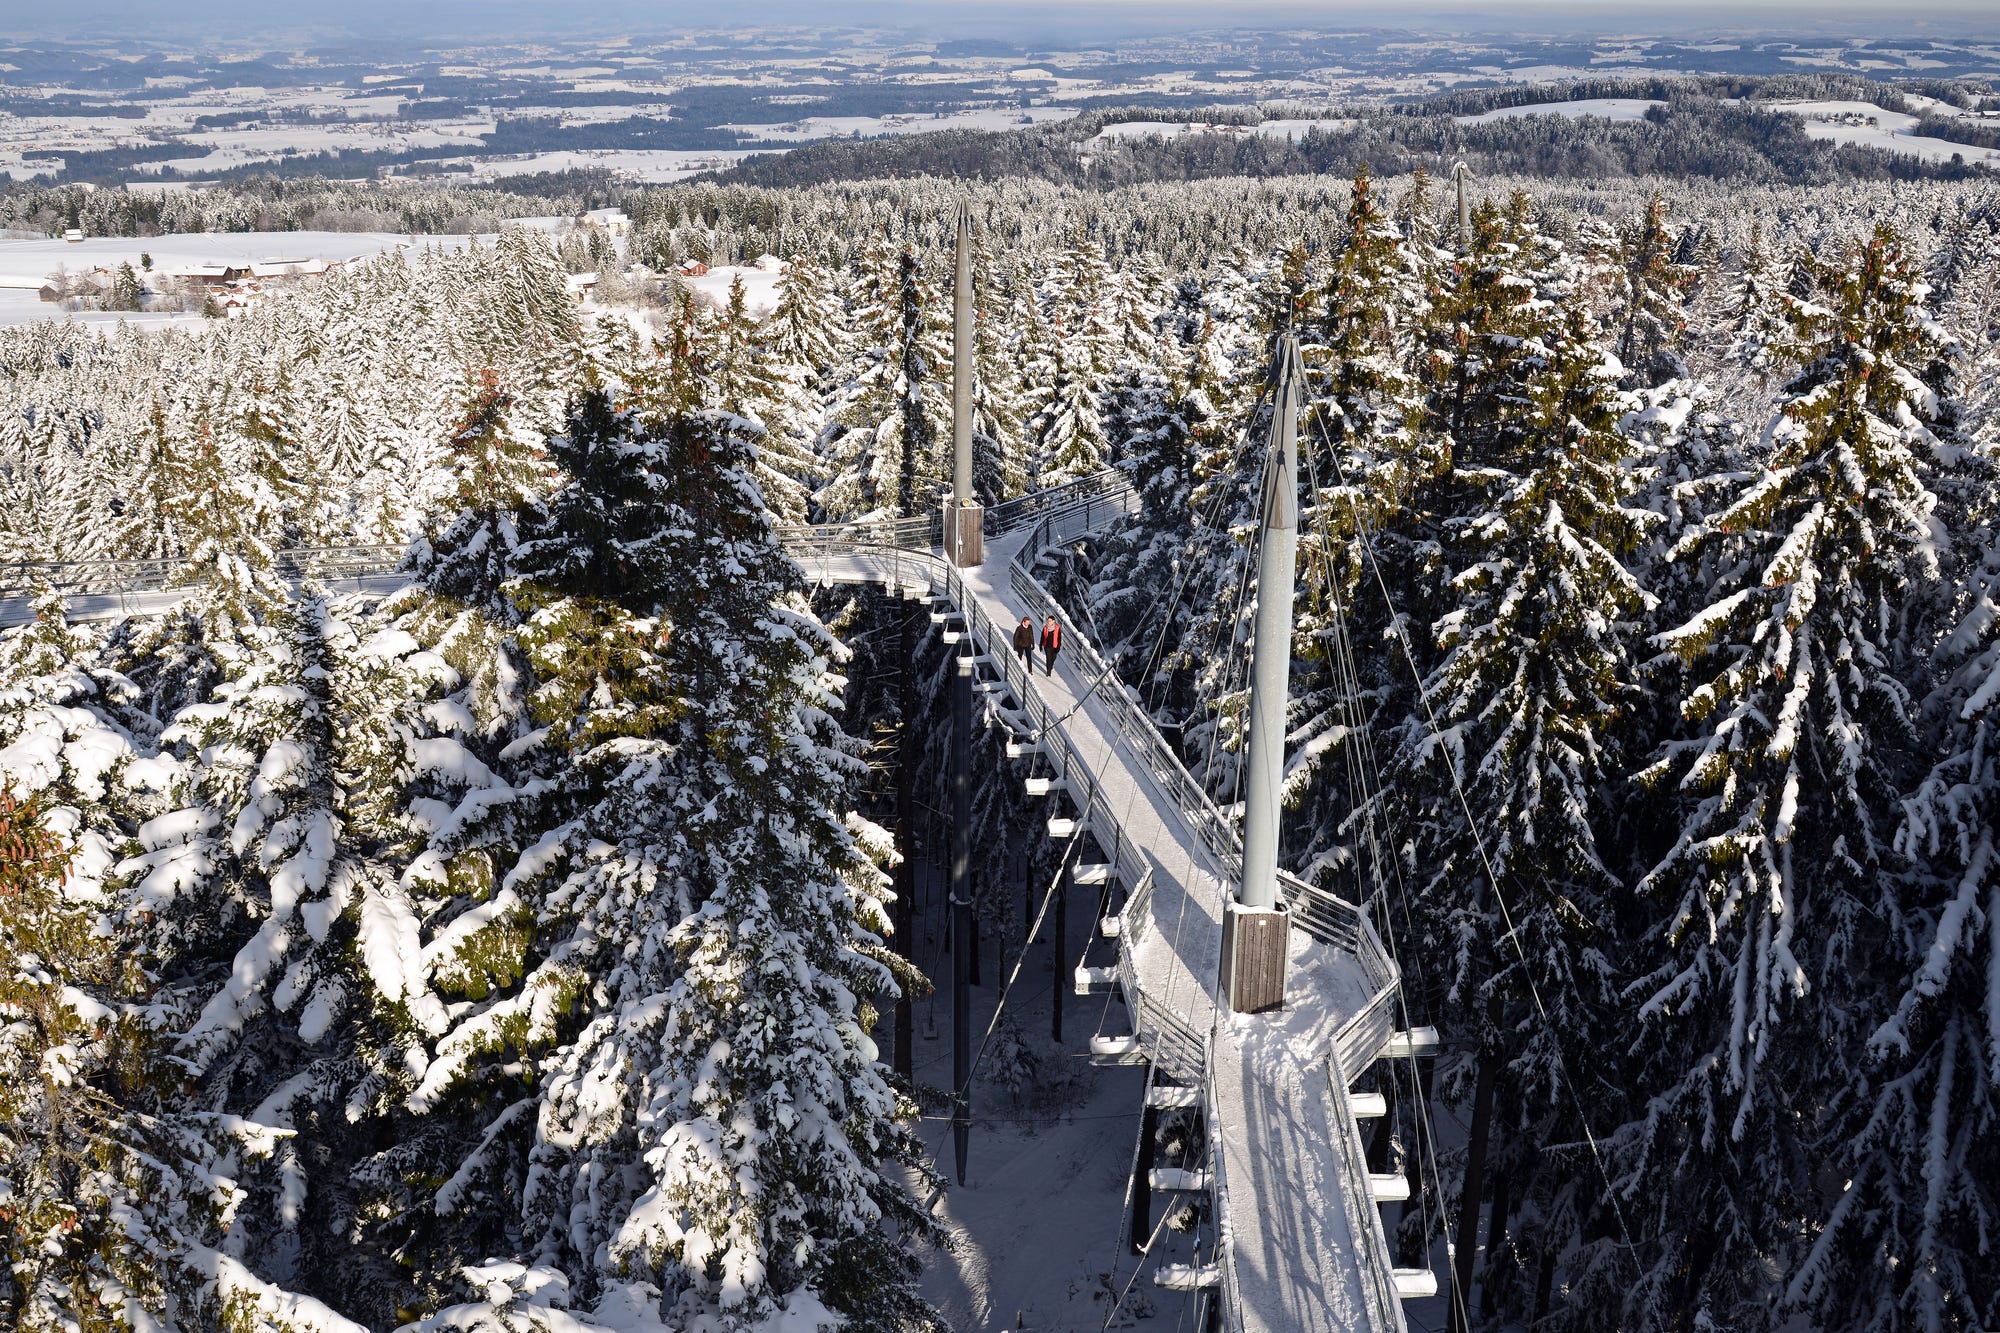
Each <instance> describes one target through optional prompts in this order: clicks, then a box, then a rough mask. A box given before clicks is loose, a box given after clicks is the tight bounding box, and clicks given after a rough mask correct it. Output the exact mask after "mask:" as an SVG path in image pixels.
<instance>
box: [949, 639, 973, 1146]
mask: <svg viewBox="0 0 2000 1333" xmlns="http://www.w3.org/2000/svg"><path fill="white" fill-rule="evenodd" d="M966 642H967V646H970V637H969V636H968V638H967V641H966ZM953 665H954V666H955V667H956V668H957V673H956V674H955V675H954V676H953V678H952V682H951V912H952V927H951V1085H952V1088H953V1089H954V1093H953V1098H952V1108H951V1139H952V1152H953V1157H954V1160H955V1163H956V1166H957V1169H958V1183H959V1184H961V1185H963V1184H964V1183H965V1150H966V1145H967V1140H968V1138H969V1136H970V1132H971V1120H970V1113H971V1101H972V1088H971V1087H970V1082H971V1078H972V672H973V665H972V658H971V656H970V655H968V654H964V653H961V654H960V655H959V656H958V658H957V659H956V660H955V661H954V662H953Z"/></svg>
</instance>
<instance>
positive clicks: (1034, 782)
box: [1026, 778, 1069, 796]
mask: <svg viewBox="0 0 2000 1333" xmlns="http://www.w3.org/2000/svg"><path fill="white" fill-rule="evenodd" d="M1026 786H1027V789H1028V795H1030V796H1049V795H1052V794H1054V793H1056V792H1059V791H1068V790H1069V784H1068V783H1067V782H1064V781H1063V780H1062V779H1061V778H1029V779H1027V781H1026Z"/></svg>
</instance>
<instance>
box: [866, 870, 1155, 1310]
mask: <svg viewBox="0 0 2000 1333" xmlns="http://www.w3.org/2000/svg"><path fill="white" fill-rule="evenodd" d="M996 869H997V867H996ZM932 887H933V888H935V887H936V886H932ZM1073 892H1074V894H1075V896H1074V898H1073V899H1072V900H1071V904H1070V913H1069V926H1070V931H1069V940H1068V948H1067V949H1066V950H1065V954H1066V956H1067V957H1068V958H1069V959H1070V960H1071V961H1072V962H1073V961H1074V960H1075V959H1076V958H1078V957H1080V956H1081V955H1082V952H1083V949H1084V946H1085V945H1086V944H1087V943H1088V942H1089V939H1090V933H1091V929H1092V924H1091V917H1092V916H1093V911H1092V908H1093V907H1094V905H1095V893H1094V891H1093V890H1087V889H1077V890H1074V891H1073ZM943 896H944V895H943V893H942V892H935V893H920V902H921V903H922V904H923V905H924V906H926V907H927V908H928V910H926V911H925V912H924V913H923V914H922V915H921V916H920V918H919V928H918V937H919V939H918V944H919V953H918V960H919V963H920V965H921V966H923V967H924V968H925V969H926V971H927V973H928V974H929V975H930V977H931V978H932V980H933V982H934V983H935V984H936V987H937V988H936V990H934V991H933V992H932V993H931V994H930V995H929V996H927V997H925V998H924V999H923V1000H921V1001H920V1002H919V1003H918V1004H917V1006H916V1010H915V1013H914V1015H913V1018H914V1022H913V1023H912V1027H913V1028H914V1029H915V1033H916V1037H917V1048H916V1060H915V1073H916V1077H917V1081H918V1082H919V1083H920V1084H926V1085H929V1086H932V1087H943V1086H948V1085H949V1084H950V1082H951V985H950V979H951V962H950V954H949V950H948V947H947V941H946V938H945V933H944V916H943V909H942V907H941V906H939V905H938V904H940V903H941V901H942V899H943ZM1053 921H1054V916H1053V914H1051V915H1050V917H1049V920H1048V923H1045V924H1044V927H1043V933H1042V936H1041V938H1042V941H1043V942H1042V943H1040V944H1037V945H1034V946H1032V947H1031V948H1030V949H1029V952H1028V960H1027V962H1026V964H1025V965H1023V967H1022V969H1021V976H1020V979H1019V980H1018V981H1017V982H1016V983H1015V987H1014V990H1013V991H1012V993H1011V994H1010V996H1009V998H1008V1001H1007V1011H1008V1013H1009V1014H1011V1015H1013V1016H1014V1018H1015V1020H1016V1021H1017V1022H1018V1024H1019V1027H1020V1030H1021V1032H1022V1033H1023V1034H1024V1035H1025V1036H1026V1038H1027V1041H1028V1044H1029V1045H1030V1046H1031V1048H1032V1049H1033V1050H1034V1051H1035V1052H1036V1053H1037V1055H1038V1056H1039V1057H1040V1058H1041V1059H1042V1060H1043V1061H1044V1062H1045V1065H1044V1068H1045V1070H1046V1074H1045V1076H1044V1083H1043V1088H1042V1092H1043V1097H1042V1098H1041V1099H1039V1100H1040V1103H1041V1104H1039V1105H1034V1104H1032V1103H1033V1102H1035V1101H1036V1100H1038V1099H1035V1098H1030V1099H1029V1102H1030V1103H1031V1104H1027V1105H1023V1104H1019V1103H1016V1102H1015V1101H1014V1100H1013V1099H1012V1098H1010V1097H1009V1095H1008V1094H1007V1092H1006V1091H1005V1090H1004V1089H1001V1088H998V1087H995V1086H993V1085H992V1084H991V1083H987V1082H984V1081H980V1082H976V1083H975V1086H974V1092H973V1099H972V1102H973V1110H972V1121H973V1124H972V1133H971V1143H970V1148H969V1151H968V1152H967V1154H966V1178H965V1184H964V1186H963V1187H960V1186H957V1185H953V1186H951V1187H950V1188H949V1189H947V1191H946V1192H945V1195H944V1197H943V1198H942V1199H941V1200H939V1202H938V1203H937V1206H936V1212H937V1216H938V1217H939V1218H940V1219H942V1220H943V1221H944V1223H945V1225H946V1226H947V1227H949V1228H950V1229H951V1232H952V1235H953V1236H954V1238H955V1240H956V1242H957V1247H956V1250H955V1252H954V1253H950V1254H932V1255H928V1256H926V1267H925V1273H924V1295H925V1296H927V1297H928V1298H929V1299H930V1300H931V1301H933V1302H934V1303H935V1304H936V1305H937V1306H938V1307H939V1308H940V1309H941V1310H942V1311H943V1312H944V1314H945V1317H946V1319H947V1320H949V1321H950V1324H951V1327H952V1328H953V1329H954V1330H956V1333H1002V1330H1013V1329H1016V1328H1020V1329H1032V1330H1035V1333H1097V1330H1098V1329H1100V1328H1101V1327H1103V1325H1104V1321H1105V1315H1106V1313H1107V1311H1108V1310H1109V1309H1110V1307H1111V1305H1112V1304H1115V1303H1116V1301H1117V1298H1118V1295H1117V1294H1118V1292H1120V1291H1125V1292H1126V1294H1125V1303H1124V1305H1123V1306H1122V1307H1121V1309H1120V1312H1119V1317H1118V1319H1117V1320H1116V1321H1115V1322H1114V1323H1113V1325H1112V1326H1113V1327H1115V1328H1128V1329H1140V1330H1145V1331H1146V1333H1155V1331H1157V1333H1168V1331H1169V1330H1173V1329H1175V1328H1179V1329H1182V1330H1185V1329H1188V1328H1189V1327H1190V1326H1191V1320H1192V1317H1193V1316H1192V1304H1191V1298H1190V1297H1188V1296H1185V1295H1178V1294H1174V1293H1170V1292H1163V1291H1160V1290H1159V1289H1158V1288H1156V1287H1154V1285H1153V1283H1152V1279H1151V1276H1150V1274H1143V1275H1141V1276H1140V1277H1139V1279H1138V1280H1137V1281H1136V1282H1133V1281H1132V1277H1133V1264H1134V1262H1135V1260H1134V1259H1133V1257H1132V1255H1131V1253H1130V1251H1129V1249H1128V1248H1126V1247H1125V1246H1122V1245H1121V1244H1120V1243H1119V1242H1120V1239H1121V1237H1120V1225H1121V1223H1122V1222H1123V1220H1124V1217H1125V1210H1126V1195H1125V1190H1126V1185H1127V1182H1128V1179H1129V1175H1130V1172H1131V1168H1132V1153H1133V1149H1134V1146H1135V1144H1136V1141H1137V1136H1138V1132H1139V1115H1140V1101H1141V1097H1142V1095H1143V1091H1144V1087H1145V1079H1144V1075H1143V1071H1142V1070H1140V1069H1138V1068H1133V1067H1126V1068H1099V1067H1097V1066H1094V1065H1091V1064H1090V1063H1088V1059H1087V1053H1088V1051H1089V1043H1090V1037H1091V1035H1092V1033H1093V1031H1094V1030H1095V1029H1096V1026H1097V1024H1098V1022H1099V1018H1100V1015H1102V1014H1103V1013H1104V1011H1105V1009H1106V1003H1105V1000H1104V998H1102V997H1078V996H1073V995H1071V996H1065V997H1064V1012H1063V1016H1064V1029H1063V1036H1064V1039H1065V1040H1064V1041H1063V1043H1062V1044H1061V1045H1060V1046H1057V1045H1056V1044H1055V1043H1054V1042H1052V1041H1051V1040H1050V1039H1049V1035H1048V1034H1049V1018H1050V1009H1051V1001H1050V996H1051V987H1052V977H1051V967H1050V954H1051V952H1052V951H1051V950H1050V948H1049V944H1048V940H1049V938H1050V934H1051V930H1052V923H1053ZM1011 925H1012V932H1013V935H1014V937H1015V941H1016V942H1015V943H1014V944H1013V945H1012V946H1010V952H1009V957H1008V960H1007V961H1008V966H1010V967H1011V966H1012V965H1013V953H1014V952H1016V951H1018V947H1019V945H1018V939H1019V935H1020V921H1019V919H1018V918H1017V919H1016V920H1014V921H1013V922H1012V923H1011ZM982 944H983V945H984V946H985V949H984V953H983V965H984V968H985V975H984V976H983V977H982V978H981V979H982V980H983V981H984V982H985V983H986V984H985V985H983V986H977V987H974V988H973V990H972V1000H973V1023H972V1031H973V1034H974V1039H975V1041H976V1040H977V1038H978V1036H979V1034H981V1033H983V1032H984V1031H985V1030H986V1025H987V1023H988V1021H989V1020H990V1018H991V1016H992V1013H993V1007H994V1004H995V1002H996V1001H997V999H998V997H999V994H1000V989H1001V988H1000V985H999V981H1000V980H1001V979H1002V974H1001V973H1000V971H999V967H998V962H999V958H998V949H997V947H996V943H995V941H994V939H993V933H992V930H991V928H990V927H989V929H988V930H987V931H986V932H985V933H984V935H983V937H982ZM1109 1008H1110V1011H1111V1016H1110V1019H1109V1022H1110V1024H1111V1026H1112V1027H1116V1026H1118V1025H1119V1024H1120V1023H1122V1022H1124V1021H1125V1020H1124V1018H1123V1010H1122V1008H1121V1007H1120V1006H1119V1005H1118V1004H1117V1003H1116V1002H1113V1003H1112V1004H1111V1005H1110V1006H1109ZM877 1037H878V1040H880V1041H881V1042H882V1047H883V1051H884V1052H885V1054H886V1053H887V1052H888V1051H889V1050H890V1049H891V1044H890V1038H889V1035H888V1026H887V1023H886V1022H885V1024H884V1027H883V1030H882V1031H881V1032H878V1034H877ZM1051 1089H1053V1090H1051ZM934 1115H935V1116H940V1117H941V1115H942V1113H941V1112H939V1111H927V1112H926V1117H925V1120H924V1122H923V1125H922V1132H923V1138H924V1142H925V1143H926V1144H927V1145H929V1147H930V1149H931V1156H932V1158H933V1160H934V1162H935V1163H936V1165H937V1167H938V1168H939V1170H940V1172H941V1173H943V1174H945V1175H947V1176H949V1174H950V1170H951V1165H952V1151H951V1130H950V1124H949V1121H948V1120H947V1119H944V1118H936V1119H934V1118H932V1117H933V1116H934ZM1162 1165H1166V1163H1162ZM1167 1202H1168V1201H1167V1199H1166V1198H1165V1196H1161V1195H1155V1196H1154V1208H1155V1210H1156V1211H1155V1217H1156V1218H1157V1217H1158V1212H1157V1210H1158V1209H1160V1208H1161V1207H1164V1206H1166V1204H1167ZM1160 1248H1161V1252H1162V1253H1163V1254H1165V1255H1166V1257H1167V1258H1168V1260H1169V1261H1179V1262H1186V1260H1187V1258H1188V1257H1189V1255H1188V1253H1187V1249H1188V1246H1187V1242H1186V1240H1185V1239H1184V1238H1182V1237H1181V1236H1179V1235H1178V1234H1174V1233H1164V1234H1163V1238H1162V1242H1161V1247H1160ZM1128 1284H1129V1291H1128V1290H1127V1287H1128Z"/></svg>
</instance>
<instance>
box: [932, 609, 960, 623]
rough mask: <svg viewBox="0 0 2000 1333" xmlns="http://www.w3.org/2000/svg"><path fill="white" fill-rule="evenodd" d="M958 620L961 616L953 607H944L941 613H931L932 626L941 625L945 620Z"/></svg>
mask: <svg viewBox="0 0 2000 1333" xmlns="http://www.w3.org/2000/svg"><path fill="white" fill-rule="evenodd" d="M958 619H961V616H960V614H959V612H958V610H957V608H955V607H946V608H945V609H944V610H942V611H933V612H931V624H933V625H942V624H944V623H945V622H946V621H947V620H958Z"/></svg>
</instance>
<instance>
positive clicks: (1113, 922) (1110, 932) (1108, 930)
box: [1097, 916, 1125, 940]
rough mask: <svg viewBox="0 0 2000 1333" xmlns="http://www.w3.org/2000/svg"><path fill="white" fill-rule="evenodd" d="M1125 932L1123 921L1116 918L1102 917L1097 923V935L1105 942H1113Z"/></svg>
mask: <svg viewBox="0 0 2000 1333" xmlns="http://www.w3.org/2000/svg"><path fill="white" fill-rule="evenodd" d="M1124 931H1125V919H1124V918H1123V917H1117V916H1107V917H1104V918H1103V919H1102V920H1100V921H1099V922H1098V923H1097V933H1098V934H1100V935H1102V936H1103V937H1104V938H1105V939H1107V940H1115V939H1117V938H1118V937H1119V936H1120V935H1121V934H1123V933H1124Z"/></svg>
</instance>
